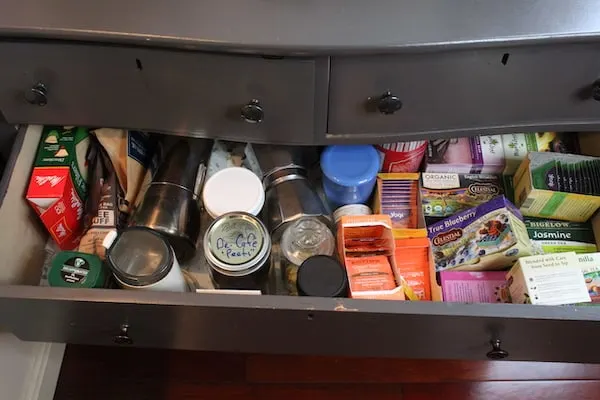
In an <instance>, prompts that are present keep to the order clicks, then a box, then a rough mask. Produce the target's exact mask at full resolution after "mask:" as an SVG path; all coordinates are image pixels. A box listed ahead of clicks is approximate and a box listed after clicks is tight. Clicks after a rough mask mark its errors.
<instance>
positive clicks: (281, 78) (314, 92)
mask: <svg viewBox="0 0 600 400" xmlns="http://www.w3.org/2000/svg"><path fill="white" fill-rule="evenodd" d="M0 58H1V59H2V60H5V61H8V60H10V61H9V62H3V63H2V65H0V88H1V90H0V110H1V111H2V112H3V113H4V116H5V118H6V120H7V121H9V122H11V123H42V124H60V125H65V124H71V125H87V126H111V127H122V128H132V129H145V130H154V131H165V132H176V133H177V132H179V133H185V134H188V135H193V136H201V137H215V138H221V139H231V140H239V141H254V142H270V143H305V144H313V143H314V141H315V138H316V137H317V136H315V135H318V136H319V137H323V136H324V132H325V124H326V108H327V106H326V97H327V96H326V90H327V81H326V79H327V73H328V63H327V61H326V60H314V59H302V58H291V59H288V58H281V59H273V58H271V59H268V58H263V57H260V56H242V55H218V54H209V53H198V52H184V51H170V50H157V49H144V48H128V47H116V46H115V47H112V46H110V47H109V46H100V45H82V44H52V43H0ZM40 84H41V85H43V87H40V86H39V85H40ZM32 90H33V91H32ZM44 90H45V92H46V93H45V95H44V94H40V93H39V92H40V91H42V92H43V91H44ZM34 91H37V93H34ZM315 99H317V100H315ZM254 100H256V101H257V102H258V104H255V105H251V106H250V107H247V108H246V110H247V111H248V113H247V117H251V118H255V119H260V122H257V123H253V122H248V121H251V120H250V119H244V118H242V115H241V114H242V108H243V107H244V106H246V105H248V104H249V103H251V102H252V101H254ZM28 101H29V102H33V103H34V104H30V103H29V102H28ZM44 103H45V104H44Z"/></svg>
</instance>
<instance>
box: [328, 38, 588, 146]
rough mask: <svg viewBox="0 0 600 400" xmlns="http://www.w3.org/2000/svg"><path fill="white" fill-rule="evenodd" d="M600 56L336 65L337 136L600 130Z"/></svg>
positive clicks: (547, 52)
mask: <svg viewBox="0 0 600 400" xmlns="http://www.w3.org/2000/svg"><path fill="white" fill-rule="evenodd" d="M599 52H600V45H598V44H569V45H553V46H522V47H514V48H491V49H490V48H486V49H469V50H454V51H429V52H422V53H406V54H398V55H388V56H355V57H354V56H351V57H334V58H332V61H331V84H330V88H331V91H330V99H329V106H330V114H329V126H328V137H329V138H330V139H337V138H338V137H343V138H345V139H346V140H347V138H348V137H352V138H354V139H355V140H360V139H362V140H367V139H370V140H372V141H385V140H410V139H412V138H427V137H430V135H431V134H435V135H437V136H443V135H445V136H449V135H451V134H454V135H456V134H462V135H464V134H469V133H471V134H478V133H482V132H490V133H491V132H498V133H506V132H514V131H519V130H521V131H528V130H535V131H538V130H546V129H547V130H561V131H568V130H571V129H582V128H586V127H587V128H590V127H594V126H597V125H598V123H600V103H599V102H598V101H595V100H594V98H593V97H594V96H593V90H594V87H596V88H598V85H597V84H596V85H594V82H595V81H596V80H597V79H598V78H599V77H600V58H598V54H599ZM598 98H599V99H600V97H598Z"/></svg>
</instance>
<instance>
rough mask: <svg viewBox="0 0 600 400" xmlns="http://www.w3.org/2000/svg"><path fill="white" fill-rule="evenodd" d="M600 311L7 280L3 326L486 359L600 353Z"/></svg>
mask: <svg viewBox="0 0 600 400" xmlns="http://www.w3.org/2000/svg"><path fill="white" fill-rule="evenodd" d="M573 316H577V318H578V319H577V320H573V319H571V318H572V317H573ZM599 319H600V315H598V313H597V312H595V311H594V310H592V309H589V308H587V309H586V308H579V309H578V310H577V311H572V310H569V309H565V308H562V307H535V306H518V305H457V304H444V303H408V302H407V303H395V302H385V301H369V300H363V301H357V300H348V299H345V300H341V299H339V300H333V299H314V298H312V299H308V298H287V297H274V296H256V297H254V296H226V295H225V296H223V295H193V294H187V295H177V294H171V293H133V292H128V291H118V290H87V291H86V290H77V289H55V288H36V287H23V286H4V287H2V288H0V321H1V324H0V326H2V327H3V328H4V329H7V330H10V331H11V332H13V333H15V334H16V335H17V336H18V337H20V338H21V339H24V340H35V341H57V342H68V343H81V344H95V345H111V344H115V340H116V341H117V342H118V343H120V344H124V345H127V344H130V345H133V346H141V347H160V348H173V349H192V350H218V351H242V352H255V353H296V354H333V355H348V356H378V357H403V358H448V359H485V358H486V354H487V353H488V352H489V351H490V350H491V349H492V346H491V345H490V340H492V339H499V340H501V347H502V349H503V350H505V351H507V352H508V358H507V359H509V360H535V361H569V362H599V361H600V354H598V352H590V351H586V346H587V344H588V343H590V342H592V341H593V339H594V338H595V337H598V335H599V334H600V324H599V323H598V320H599ZM123 325H127V330H126V333H125V336H126V337H127V338H128V339H129V340H125V339H124V338H123V337H122V336H123V332H121V330H122V326H123ZM119 336H120V337H119Z"/></svg>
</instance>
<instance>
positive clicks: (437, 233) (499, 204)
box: [427, 196, 533, 271]
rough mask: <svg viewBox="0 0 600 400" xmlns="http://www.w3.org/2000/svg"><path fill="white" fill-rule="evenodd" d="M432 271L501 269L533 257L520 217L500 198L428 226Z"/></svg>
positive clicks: (516, 210)
mask: <svg viewBox="0 0 600 400" xmlns="http://www.w3.org/2000/svg"><path fill="white" fill-rule="evenodd" d="M427 235H428V237H429V240H430V241H431V249H432V251H433V256H434V259H435V269H436V271H445V270H460V271H488V270H499V269H505V268H508V267H510V266H512V265H513V264H514V262H515V261H516V260H517V259H518V258H519V257H524V256H529V255H531V254H533V249H532V245H531V241H530V240H529V236H528V234H527V228H526V227H525V223H524V222H523V216H522V215H521V213H520V212H519V210H518V209H517V208H516V207H515V206H514V205H513V204H512V203H511V202H510V201H508V200H507V199H506V197H504V196H498V197H495V198H493V199H492V200H490V201H488V202H487V203H484V204H481V205H479V206H477V207H474V208H470V209H468V210H464V211H461V212H459V213H457V214H454V215H453V216H451V217H448V218H446V219H443V220H441V221H438V222H435V223H433V224H430V225H429V226H428V227H427Z"/></svg>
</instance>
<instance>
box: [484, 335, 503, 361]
mask: <svg viewBox="0 0 600 400" xmlns="http://www.w3.org/2000/svg"><path fill="white" fill-rule="evenodd" d="M490 344H491V345H492V350H490V351H488V353H487V354H486V356H487V358H489V359H490V360H502V359H504V358H506V357H508V352H507V351H505V350H502V348H501V347H500V346H501V345H502V342H501V341H500V339H493V340H491V341H490Z"/></svg>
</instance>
